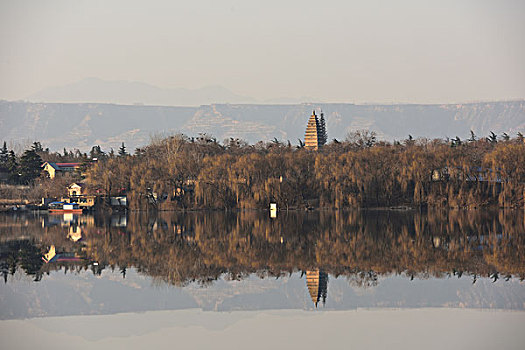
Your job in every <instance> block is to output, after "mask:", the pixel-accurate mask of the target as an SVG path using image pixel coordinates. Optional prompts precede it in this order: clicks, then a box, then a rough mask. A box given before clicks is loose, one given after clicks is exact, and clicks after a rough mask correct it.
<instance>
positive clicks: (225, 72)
mask: <svg viewBox="0 0 525 350" xmlns="http://www.w3.org/2000/svg"><path fill="white" fill-rule="evenodd" d="M86 77H98V78H101V79H105V80H130V81H142V82H146V83H150V84H153V85H157V86H160V87H185V88H198V87H203V86H206V85H222V86H225V87H226V88H228V89H230V90H232V91H234V92H235V93H238V94H242V95H249V96H252V97H255V98H257V99H260V100H264V99H270V98H279V97H303V96H311V97H314V98H316V99H320V100H323V101H325V102H332V101H334V102H335V101H345V102H459V101H473V100H494V99H514V98H524V97H525V1H523V0H516V1H502V0H499V1H483V0H473V1H459V0H452V1H443V0H439V1H437V0H436V1H421V0H414V1H408V0H404V1H359V2H357V1H348V0H343V1H327V0H323V1H320V0H318V1H305V0H300V1H295V0H294V1H284V0H279V1H273V0H264V1H247V0H226V1H218V0H208V1H202V0H191V1H189V0H186V1H172V0H165V1H164V0H149V1H135V0H122V1H121V0H118V1H109V0H102V1H97V0H47V1H42V0H36V1H27V0H13V1H8V0H0V99H8V100H14V99H24V98H26V97H27V96H28V95H30V94H32V93H34V92H36V91H38V90H40V89H42V88H45V87H49V86H57V85H64V84H68V83H72V82H75V81H77V80H80V79H83V78H86Z"/></svg>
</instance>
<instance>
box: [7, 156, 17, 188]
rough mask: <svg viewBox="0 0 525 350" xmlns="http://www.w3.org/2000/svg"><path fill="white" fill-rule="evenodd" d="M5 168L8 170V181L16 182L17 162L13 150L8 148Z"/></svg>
mask: <svg viewBox="0 0 525 350" xmlns="http://www.w3.org/2000/svg"><path fill="white" fill-rule="evenodd" d="M7 170H8V171H9V181H10V182H12V183H18V179H19V177H20V175H19V174H18V162H17V160H16V155H15V152H14V151H13V150H10V151H9V154H8V156H7Z"/></svg>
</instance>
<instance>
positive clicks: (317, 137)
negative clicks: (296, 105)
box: [304, 111, 327, 150]
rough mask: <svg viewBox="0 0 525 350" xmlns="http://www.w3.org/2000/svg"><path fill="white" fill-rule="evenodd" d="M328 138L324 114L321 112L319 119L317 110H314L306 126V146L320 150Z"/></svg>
mask: <svg viewBox="0 0 525 350" xmlns="http://www.w3.org/2000/svg"><path fill="white" fill-rule="evenodd" d="M326 138H327V137H326V126H325V120H324V115H323V113H321V119H318V118H317V115H316V114H315V111H313V112H312V115H311V116H310V119H308V125H307V126H306V132H305V134H304V146H305V147H306V148H308V149H312V150H318V149H319V148H320V147H322V146H323V145H324V144H325V143H326V141H327V140H326Z"/></svg>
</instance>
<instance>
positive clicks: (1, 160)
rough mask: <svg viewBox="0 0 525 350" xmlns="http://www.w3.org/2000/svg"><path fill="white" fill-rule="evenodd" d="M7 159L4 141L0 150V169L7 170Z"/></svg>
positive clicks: (7, 151)
mask: <svg viewBox="0 0 525 350" xmlns="http://www.w3.org/2000/svg"><path fill="white" fill-rule="evenodd" d="M8 159H9V150H8V149H7V144H6V142H5V141H4V146H3V147H2V148H1V149H0V168H7V160H8Z"/></svg>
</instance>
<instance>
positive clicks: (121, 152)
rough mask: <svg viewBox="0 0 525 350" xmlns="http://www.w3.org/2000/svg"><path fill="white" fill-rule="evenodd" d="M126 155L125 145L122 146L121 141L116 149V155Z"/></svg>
mask: <svg viewBox="0 0 525 350" xmlns="http://www.w3.org/2000/svg"><path fill="white" fill-rule="evenodd" d="M127 155H128V152H126V146H124V142H122V145H121V146H120V148H119V149H118V156H119V157H125V156H127Z"/></svg>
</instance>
